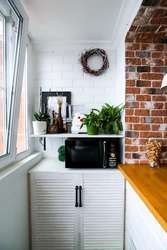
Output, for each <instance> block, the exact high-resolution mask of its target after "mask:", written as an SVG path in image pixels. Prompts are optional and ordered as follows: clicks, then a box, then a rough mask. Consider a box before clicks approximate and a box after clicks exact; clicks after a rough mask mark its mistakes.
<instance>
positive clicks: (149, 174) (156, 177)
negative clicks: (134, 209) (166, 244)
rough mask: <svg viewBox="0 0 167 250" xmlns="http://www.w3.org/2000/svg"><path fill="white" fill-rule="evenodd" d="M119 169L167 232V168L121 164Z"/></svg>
mask: <svg viewBox="0 0 167 250" xmlns="http://www.w3.org/2000/svg"><path fill="white" fill-rule="evenodd" d="M118 169H119V170H120V171H121V172H122V174H123V175H124V177H125V178H126V180H127V181H128V182H129V183H130V185H131V186H132V187H133V188H134V190H135V191H136V193H137V194H138V195H139V197H140V198H141V200H142V201H143V202H144V204H145V205H146V206H147V208H148V209H149V210H150V212H151V213H152V214H153V216H154V217H155V218H156V219H157V221H158V222H159V224H160V225H161V226H162V227H163V229H164V230H165V231H166V232H167V166H165V165H162V166H161V167H160V168H151V167H149V166H148V165H135V164H127V165H126V164H119V166H118Z"/></svg>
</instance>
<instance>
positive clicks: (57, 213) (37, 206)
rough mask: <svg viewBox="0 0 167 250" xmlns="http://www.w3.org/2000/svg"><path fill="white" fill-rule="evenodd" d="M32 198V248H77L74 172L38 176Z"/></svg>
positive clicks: (65, 249) (48, 249)
mask: <svg viewBox="0 0 167 250" xmlns="http://www.w3.org/2000/svg"><path fill="white" fill-rule="evenodd" d="M32 191H33V190H32ZM32 191H31V193H32ZM33 198H34V202H33V204H34V205H33V206H34V208H33V215H32V224H33V225H32V229H33V231H32V235H33V238H34V241H33V242H32V245H33V249H35V250H53V249H54V250H74V245H75V243H74V237H75V218H74V212H75V190H74V176H73V175H71V174H70V175H68V174H63V175H62V174H47V175H46V176H45V175H43V174H42V175H37V176H35V179H34V194H33Z"/></svg>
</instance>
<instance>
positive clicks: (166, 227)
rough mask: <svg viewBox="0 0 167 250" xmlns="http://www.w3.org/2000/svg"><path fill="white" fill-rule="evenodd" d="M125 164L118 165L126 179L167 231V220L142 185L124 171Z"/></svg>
mask: <svg viewBox="0 0 167 250" xmlns="http://www.w3.org/2000/svg"><path fill="white" fill-rule="evenodd" d="M121 165H122V166H123V164H120V165H118V169H119V170H120V171H121V173H122V174H123V176H124V177H125V179H126V180H127V181H128V182H129V184H130V185H131V186H132V188H133V189H134V190H135V191H136V193H137V194H138V196H139V197H140V198H141V200H142V201H143V203H144V204H145V205H146V207H147V208H148V209H149V211H150V212H151V213H152V215H153V216H154V217H155V219H156V220H157V221H158V222H159V224H160V225H161V226H162V228H163V229H164V230H165V232H166V233H167V221H166V220H164V219H163V218H162V216H161V215H160V214H159V212H158V211H157V210H156V208H155V207H154V204H152V203H151V202H150V201H149V200H148V199H147V198H146V197H145V196H144V194H143V193H142V192H141V190H140V187H139V186H137V185H135V183H134V182H133V180H132V179H131V177H130V176H129V175H127V174H126V173H125V171H124V168H123V167H122V166H121Z"/></svg>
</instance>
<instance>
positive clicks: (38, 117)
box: [34, 112, 44, 121]
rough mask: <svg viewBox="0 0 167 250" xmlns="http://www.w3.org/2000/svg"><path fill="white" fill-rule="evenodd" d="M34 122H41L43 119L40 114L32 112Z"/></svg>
mask: <svg viewBox="0 0 167 250" xmlns="http://www.w3.org/2000/svg"><path fill="white" fill-rule="evenodd" d="M34 120H35V121H43V120H44V119H43V117H42V114H41V113H37V112H34Z"/></svg>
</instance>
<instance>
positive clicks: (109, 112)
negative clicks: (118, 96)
mask: <svg viewBox="0 0 167 250" xmlns="http://www.w3.org/2000/svg"><path fill="white" fill-rule="evenodd" d="M124 108H125V105H123V104H120V105H118V106H116V107H114V106H111V105H110V104H108V103H105V105H104V106H102V109H101V111H100V114H99V117H100V120H101V123H102V128H103V129H104V133H105V134H116V135H117V134H118V133H119V131H122V130H123V125H122V121H121V111H122V110H123V109H124Z"/></svg>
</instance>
